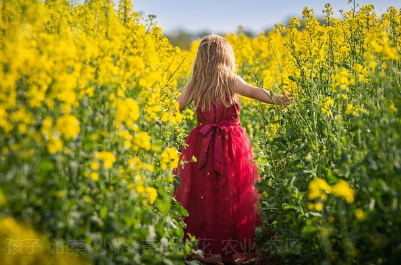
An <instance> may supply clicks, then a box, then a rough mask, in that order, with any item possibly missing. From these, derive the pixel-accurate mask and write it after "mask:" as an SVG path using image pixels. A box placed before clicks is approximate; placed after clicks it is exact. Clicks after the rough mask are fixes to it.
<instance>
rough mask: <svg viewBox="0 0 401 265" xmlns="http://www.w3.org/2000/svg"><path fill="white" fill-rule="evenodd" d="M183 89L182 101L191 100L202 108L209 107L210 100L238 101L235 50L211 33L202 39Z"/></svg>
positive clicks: (220, 101) (222, 102)
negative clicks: (183, 97)
mask: <svg viewBox="0 0 401 265" xmlns="http://www.w3.org/2000/svg"><path fill="white" fill-rule="evenodd" d="M185 89H186V95H185V99H184V101H185V103H186V104H187V103H190V102H192V100H193V101H194V104H195V109H197V108H198V107H199V108H200V109H201V110H202V111H204V110H210V103H211V102H214V103H215V104H222V105H224V106H225V107H229V106H231V105H232V104H234V103H235V102H237V100H238V98H237V96H236V94H235V93H236V90H237V83H236V69H235V57H234V51H233V48H232V47H231V45H230V43H229V42H228V41H227V40H226V39H225V38H223V37H221V36H218V35H214V34H213V35H209V36H206V37H205V38H203V39H202V41H201V42H200V44H199V47H198V52H197V54H196V58H195V61H194V65H193V70H192V76H191V79H190V80H189V82H188V84H187V85H186V86H185Z"/></svg>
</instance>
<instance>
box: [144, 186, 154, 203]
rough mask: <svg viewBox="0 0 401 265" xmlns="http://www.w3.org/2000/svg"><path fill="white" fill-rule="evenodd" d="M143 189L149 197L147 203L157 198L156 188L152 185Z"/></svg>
mask: <svg viewBox="0 0 401 265" xmlns="http://www.w3.org/2000/svg"><path fill="white" fill-rule="evenodd" d="M145 191H146V193H147V195H148V197H149V203H150V204H153V203H154V202H155V200H156V198H157V190H156V189H155V188H153V187H146V189H145Z"/></svg>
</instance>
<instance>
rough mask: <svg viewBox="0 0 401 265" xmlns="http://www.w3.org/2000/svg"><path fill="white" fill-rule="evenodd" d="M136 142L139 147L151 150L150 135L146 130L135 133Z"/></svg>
mask: <svg viewBox="0 0 401 265" xmlns="http://www.w3.org/2000/svg"><path fill="white" fill-rule="evenodd" d="M134 143H135V145H136V146H137V147H139V148H143V149H145V150H147V151H149V150H150V147H151V145H150V136H149V135H148V134H147V133H146V132H139V133H137V134H136V135H135V139H134Z"/></svg>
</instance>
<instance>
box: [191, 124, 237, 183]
mask: <svg viewBox="0 0 401 265" xmlns="http://www.w3.org/2000/svg"><path fill="white" fill-rule="evenodd" d="M239 124H240V123H239V118H236V119H229V120H223V121H221V122H219V123H208V124H205V125H204V126H203V127H202V128H201V129H200V130H199V133H200V134H201V135H202V136H203V140H202V147H201V152H200V157H199V160H198V161H199V162H198V163H199V165H198V169H200V168H202V167H203V166H204V165H205V164H206V162H207V157H208V151H209V146H210V142H211V141H212V137H213V136H215V142H214V148H213V170H214V171H216V172H217V173H218V174H220V175H221V171H222V165H223V137H225V136H226V133H227V126H233V125H239Z"/></svg>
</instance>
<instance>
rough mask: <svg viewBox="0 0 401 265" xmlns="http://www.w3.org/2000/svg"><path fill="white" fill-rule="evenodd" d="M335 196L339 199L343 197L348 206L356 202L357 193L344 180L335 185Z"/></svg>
mask: <svg viewBox="0 0 401 265" xmlns="http://www.w3.org/2000/svg"><path fill="white" fill-rule="evenodd" d="M333 194H334V195H336V196H337V197H343V198H344V199H345V200H346V202H347V203H348V204H351V203H353V202H354V194H355V191H354V190H353V189H352V188H351V187H350V186H349V184H348V182H346V181H344V180H340V181H339V182H337V183H336V184H334V185H333Z"/></svg>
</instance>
